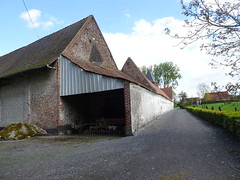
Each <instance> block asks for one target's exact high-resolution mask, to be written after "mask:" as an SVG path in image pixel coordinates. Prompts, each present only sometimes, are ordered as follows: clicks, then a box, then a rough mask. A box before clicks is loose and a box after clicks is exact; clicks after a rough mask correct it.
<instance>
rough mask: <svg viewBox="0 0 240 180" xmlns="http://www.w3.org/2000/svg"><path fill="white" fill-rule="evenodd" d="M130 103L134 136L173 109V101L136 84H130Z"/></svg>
mask: <svg viewBox="0 0 240 180" xmlns="http://www.w3.org/2000/svg"><path fill="white" fill-rule="evenodd" d="M130 103H131V126H132V133H133V134H135V133H136V132H137V131H139V130H140V129H141V128H143V127H144V126H146V125H147V124H148V123H149V122H151V121H153V120H156V119H158V118H159V116H160V115H161V114H163V113H164V112H167V111H169V110H171V109H173V102H172V101H170V100H168V99H166V98H164V97H163V96H161V95H159V94H155V93H153V92H151V91H148V90H147V89H145V88H142V87H140V86H138V85H135V84H130Z"/></svg>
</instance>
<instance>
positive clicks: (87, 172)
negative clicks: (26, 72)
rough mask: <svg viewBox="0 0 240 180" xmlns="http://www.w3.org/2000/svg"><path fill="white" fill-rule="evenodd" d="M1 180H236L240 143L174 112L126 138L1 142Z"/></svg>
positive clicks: (41, 139) (192, 118)
mask: <svg viewBox="0 0 240 180" xmlns="http://www.w3.org/2000/svg"><path fill="white" fill-rule="evenodd" d="M0 179H3V180H8V179H9V180H14V179H24V180H27V179H29V180H30V179H31V180H32V179H33V180H34V179H39V180H40V179H41V180H42V179H49V180H58V179H59V180H64V179H76V180H78V179H84V180H85V179H87V180H88V179H89V180H104V179H105V180H107V179H109V180H115V179H116V180H118V179H119V180H124V179H129V180H135V179H139V180H159V179H163V180H183V179H189V180H193V179H196V180H211V179H213V180H215V179H216V180H221V179H222V180H229V179H236V180H237V179H240V140H238V139H236V138H234V137H231V136H230V135H228V134H227V133H225V132H224V131H223V130H221V129H219V128H217V127H214V126H212V125H210V124H208V123H207V122H205V121H203V120H200V119H198V118H196V117H194V116H193V115H191V114H189V113H188V112H187V111H186V110H180V109H175V110H172V111H170V112H168V113H165V114H164V115H163V116H162V117H160V118H159V119H158V120H156V121H154V122H152V123H151V124H149V126H148V127H147V128H146V129H144V130H142V131H141V132H140V133H138V134H137V135H136V136H132V137H124V138H112V137H98V138H96V137H47V138H34V139H27V140H21V141H14V142H0Z"/></svg>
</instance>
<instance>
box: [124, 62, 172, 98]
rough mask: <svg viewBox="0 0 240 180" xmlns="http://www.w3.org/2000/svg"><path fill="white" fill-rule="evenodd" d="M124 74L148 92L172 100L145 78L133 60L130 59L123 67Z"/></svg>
mask: <svg viewBox="0 0 240 180" xmlns="http://www.w3.org/2000/svg"><path fill="white" fill-rule="evenodd" d="M122 72H123V73H125V74H127V75H128V76H130V77H131V78H133V79H134V80H135V81H137V82H138V83H139V84H140V85H141V86H143V87H145V88H147V89H148V90H150V91H153V92H154V93H157V94H160V95H162V96H164V97H165V98H167V99H170V98H169V97H168V96H167V95H166V94H165V93H164V92H163V91H162V90H161V89H160V88H158V87H157V86H156V85H154V84H153V83H152V82H151V81H150V80H149V79H148V78H146V76H144V74H143V73H142V72H141V71H140V69H139V68H138V67H137V66H136V64H135V63H134V62H133V60H132V59H131V58H128V59H127V61H126V62H125V64H124V65H123V68H122Z"/></svg>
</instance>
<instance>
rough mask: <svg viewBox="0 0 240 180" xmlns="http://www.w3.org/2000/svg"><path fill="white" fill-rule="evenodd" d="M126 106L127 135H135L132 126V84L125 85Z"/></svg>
mask: <svg viewBox="0 0 240 180" xmlns="http://www.w3.org/2000/svg"><path fill="white" fill-rule="evenodd" d="M124 104H125V134H126V135H127V136H131V135H133V133H132V126H131V101H130V84H129V83H127V82H126V83H124Z"/></svg>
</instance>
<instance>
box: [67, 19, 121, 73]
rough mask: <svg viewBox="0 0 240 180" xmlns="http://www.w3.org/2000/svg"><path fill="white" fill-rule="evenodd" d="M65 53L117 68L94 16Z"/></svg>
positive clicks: (103, 65) (75, 57) (96, 63)
mask: <svg viewBox="0 0 240 180" xmlns="http://www.w3.org/2000/svg"><path fill="white" fill-rule="evenodd" d="M63 55H67V56H68V57H73V58H74V59H77V60H82V61H88V62H91V63H92V64H95V65H97V66H102V67H107V68H112V69H117V66H116V64H115V61H114V60H113V57H112V54H111V52H110V50H109V48H108V46H107V44H106V42H105V40H104V37H103V35H102V33H101V31H100V29H99V27H98V25H97V23H96V22H95V20H94V18H89V19H88V21H87V22H86V23H85V24H84V27H83V28H82V29H81V31H80V32H78V34H77V35H76V36H75V38H74V40H73V42H72V43H71V44H70V45H69V46H68V48H67V49H66V50H65V51H64V53H63Z"/></svg>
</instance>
